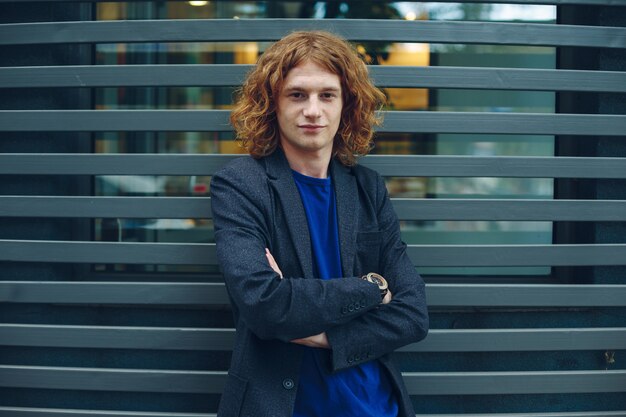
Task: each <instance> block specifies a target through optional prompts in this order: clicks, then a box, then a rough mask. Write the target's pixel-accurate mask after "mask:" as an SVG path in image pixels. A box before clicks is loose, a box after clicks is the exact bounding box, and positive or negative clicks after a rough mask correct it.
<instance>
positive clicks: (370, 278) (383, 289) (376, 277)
mask: <svg viewBox="0 0 626 417" xmlns="http://www.w3.org/2000/svg"><path fill="white" fill-rule="evenodd" d="M361 279H364V280H365V281H367V282H371V283H372V284H376V285H378V289H380V300H381V301H382V300H383V299H384V298H385V296H386V295H387V291H388V290H389V286H388V285H387V281H386V280H385V278H383V277H382V275H380V274H377V273H376V272H370V273H369V274H367V275H363V276H362V277H361Z"/></svg>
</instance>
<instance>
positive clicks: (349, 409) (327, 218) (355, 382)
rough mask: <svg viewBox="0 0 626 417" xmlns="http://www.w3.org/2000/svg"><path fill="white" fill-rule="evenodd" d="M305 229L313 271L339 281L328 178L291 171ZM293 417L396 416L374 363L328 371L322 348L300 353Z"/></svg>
mask: <svg viewBox="0 0 626 417" xmlns="http://www.w3.org/2000/svg"><path fill="white" fill-rule="evenodd" d="M293 177H294V179H295V181H296V185H297V186H298V190H299V191H300V197H301V199H302V204H303V205H304V211H305V212H306V217H307V221H308V225H309V233H310V235H311V247H312V250H313V260H314V261H313V270H314V272H315V274H316V276H317V277H319V278H321V279H331V278H338V277H341V276H342V275H343V274H342V270H341V255H340V252H339V233H338V230H339V229H338V227H337V205H336V202H335V191H334V187H333V184H332V181H331V179H330V178H313V177H308V176H306V175H302V174H300V173H298V172H296V171H293ZM305 349H306V351H305V353H304V356H303V359H302V366H301V370H300V383H299V385H298V393H297V395H296V403H295V408H294V413H293V415H294V417H331V416H332V417H396V416H397V415H398V404H397V401H396V398H395V396H394V395H393V391H392V388H391V385H390V383H389V380H388V377H387V374H385V371H384V370H383V368H382V366H381V365H380V363H379V362H378V361H377V360H374V361H370V362H366V363H362V364H360V365H356V366H353V367H351V368H348V369H344V370H341V371H338V372H335V373H331V372H329V369H328V365H325V363H327V360H325V356H324V355H328V351H327V350H326V349H315V348H308V347H307V348H305Z"/></svg>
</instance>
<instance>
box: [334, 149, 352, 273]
mask: <svg viewBox="0 0 626 417" xmlns="http://www.w3.org/2000/svg"><path fill="white" fill-rule="evenodd" d="M330 169H331V175H332V177H333V182H334V184H335V198H336V199H337V221H338V223H339V224H338V227H339V250H340V252H341V268H342V269H343V275H344V276H351V275H352V274H354V271H353V268H354V256H355V252H356V219H357V218H358V217H359V214H358V210H359V205H358V195H357V186H356V179H355V178H354V175H352V173H351V172H350V169H349V168H347V167H345V166H343V165H342V164H341V163H340V162H337V161H335V160H334V159H333V160H332V161H331V163H330Z"/></svg>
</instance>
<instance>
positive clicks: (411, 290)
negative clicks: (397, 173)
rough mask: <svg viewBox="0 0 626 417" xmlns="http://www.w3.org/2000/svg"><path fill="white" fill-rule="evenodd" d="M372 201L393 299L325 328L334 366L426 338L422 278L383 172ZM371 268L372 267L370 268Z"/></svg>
mask: <svg viewBox="0 0 626 417" xmlns="http://www.w3.org/2000/svg"><path fill="white" fill-rule="evenodd" d="M376 188H377V191H376V202H377V207H378V211H377V213H378V222H379V227H380V231H381V232H382V238H383V244H382V246H381V253H380V259H381V261H380V268H381V269H380V271H373V272H378V273H380V274H381V275H382V276H383V277H385V279H386V280H387V281H388V284H389V288H390V290H391V292H392V294H393V298H392V301H391V302H390V303H388V304H384V305H380V306H379V307H378V308H375V309H372V310H370V311H368V312H367V313H366V314H364V315H361V316H359V317H356V318H354V319H353V320H351V321H350V322H348V323H345V324H341V325H338V326H335V327H333V328H331V329H329V330H327V332H326V335H327V337H328V340H329V343H330V345H331V348H332V367H333V370H340V369H343V368H347V367H350V366H354V365H357V364H359V363H362V362H367V361H370V360H372V359H376V358H378V357H380V356H383V355H385V354H388V353H391V352H393V351H394V350H396V349H398V348H400V347H402V346H405V345H408V344H410V343H414V342H417V341H420V340H422V339H424V338H425V337H426V335H427V333H428V325H429V319H428V310H427V306H426V294H425V285H424V281H423V280H422V278H421V277H420V275H419V274H418V273H417V271H416V270H415V267H414V265H413V263H412V262H411V260H410V259H409V256H408V254H407V251H406V244H405V243H404V242H403V241H402V240H401V236H400V226H399V222H398V219H397V217H396V214H395V211H394V210H393V207H392V205H391V202H390V201H389V197H388V194H387V189H386V187H385V184H384V181H383V180H382V178H381V177H380V176H379V175H377V187H376ZM370 272H371V271H370Z"/></svg>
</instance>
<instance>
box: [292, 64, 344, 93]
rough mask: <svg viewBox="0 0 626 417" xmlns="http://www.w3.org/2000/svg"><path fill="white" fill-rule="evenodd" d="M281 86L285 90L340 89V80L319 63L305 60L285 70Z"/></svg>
mask: <svg viewBox="0 0 626 417" xmlns="http://www.w3.org/2000/svg"><path fill="white" fill-rule="evenodd" d="M282 88H283V89H285V90H292V89H304V88H307V89H308V88H320V89H325V90H341V80H340V79H339V76H338V75H337V74H335V73H333V72H331V71H329V70H328V69H326V68H324V67H322V66H320V65H319V64H316V63H314V62H311V61H305V62H303V63H301V64H299V65H296V66H295V67H293V68H292V69H290V70H289V72H287V75H286V76H285V79H284V81H283V86H282Z"/></svg>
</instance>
